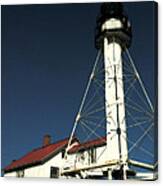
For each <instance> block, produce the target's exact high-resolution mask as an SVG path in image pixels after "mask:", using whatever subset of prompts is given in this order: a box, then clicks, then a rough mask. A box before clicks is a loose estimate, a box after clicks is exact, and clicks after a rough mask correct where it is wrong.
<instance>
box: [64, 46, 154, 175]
mask: <svg viewBox="0 0 163 186" xmlns="http://www.w3.org/2000/svg"><path fill="white" fill-rule="evenodd" d="M103 61H104V59H103V55H102V52H101V51H100V50H99V52H98V53H97V56H96V59H95V63H94V66H93V70H92V72H91V73H90V76H89V79H88V83H87V86H86V90H85V92H84V95H83V98H82V101H81V105H80V108H79V111H78V113H77V115H76V118H75V121H74V124H73V128H72V132H71V135H70V138H69V142H68V146H67V150H66V153H65V157H66V156H67V155H68V150H69V147H70V144H71V142H72V139H73V137H74V136H76V137H77V138H78V139H79V141H80V143H85V142H87V141H89V140H92V139H97V138H98V139H101V140H104V141H105V138H103V137H104V136H106V135H107V134H106V116H105V104H108V106H109V107H110V108H111V107H112V105H109V103H106V100H105V96H104V95H105V81H104V78H105V73H107V72H105V68H104V62H103ZM122 64H123V83H124V99H125V117H124V118H123V120H122V121H120V122H121V123H123V122H124V120H125V121H126V125H127V126H126V128H127V131H122V132H121V135H122V137H123V138H124V139H125V140H126V141H127V144H128V157H129V159H128V165H129V166H130V167H132V169H134V170H136V171H141V170H143V171H144V170H145V171H147V170H148V171H154V170H155V169H156V167H157V160H156V157H155V155H156V154H155V147H154V145H155V141H154V139H155V131H156V130H157V126H155V118H154V116H155V109H154V107H153V104H152V102H151V100H150V98H149V96H148V93H147V90H146V88H145V84H144V82H143V80H142V79H141V75H140V73H139V72H138V69H137V68H136V65H135V64H134V60H133V59H132V57H131V55H130V52H129V50H128V49H126V50H125V52H124V54H123V62H122ZM121 82H122V81H119V82H117V83H121ZM109 86H112V81H110V85H109ZM121 86H122V85H121ZM152 101H154V100H152ZM114 122H116V121H114ZM124 133H127V134H126V135H124ZM115 135H116V131H115ZM125 136H127V137H125ZM112 138H114V135H113V136H112ZM106 148H107V146H106ZM106 148H105V149H104V151H105V150H106ZM122 148H123V147H122ZM104 151H103V152H102V153H104ZM108 152H109V151H108ZM101 155H102V154H101ZM101 155H100V156H101ZM98 158H99V157H97V161H98ZM117 164H118V162H117ZM137 167H138V169H137ZM87 169H88V166H87ZM90 169H91V167H90ZM92 169H93V167H92ZM63 172H64V171H63Z"/></svg>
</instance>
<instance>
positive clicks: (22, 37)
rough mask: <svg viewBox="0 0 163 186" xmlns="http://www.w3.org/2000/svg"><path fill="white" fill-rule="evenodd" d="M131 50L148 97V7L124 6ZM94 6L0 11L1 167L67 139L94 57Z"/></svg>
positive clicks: (19, 7) (150, 51) (150, 85)
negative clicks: (47, 138) (49, 141)
mask: <svg viewBox="0 0 163 186" xmlns="http://www.w3.org/2000/svg"><path fill="white" fill-rule="evenodd" d="M124 5H125V7H124V8H125V11H126V14H127V15H128V16H129V18H130V20H131V22H132V26H133V41H132V46H131V48H130V51H131V53H132V55H133V57H134V59H135V61H136V65H137V67H138V68H139V70H140V73H141V74H142V77H143V80H144V82H145V85H146V88H147V90H148V91H149V94H150V97H151V99H152V100H153V96H154V94H153V83H154V81H153V72H154V71H153V68H154V62H153V60H154V51H153V44H154V39H153V37H154V36H153V33H154V30H153V24H154V20H153V6H152V3H125V4H124ZM99 8H100V4H69V5H65V4H63V5H25V6H23V5H13V6H2V167H4V166H6V165H7V164H9V163H10V162H11V161H12V160H13V159H18V158H19V157H21V156H22V155H24V154H25V153H27V152H29V151H30V150H32V149H33V148H36V147H38V146H40V145H41V144H42V137H43V135H44V134H47V133H48V134H50V135H51V136H52V138H53V141H55V140H59V139H62V138H65V137H68V136H69V134H70V131H71V129H72V124H73V121H74V117H75V115H76V112H77V110H78V107H79V105H80V101H81V98H82V95H83V91H84V88H85V86H86V82H87V79H88V76H89V73H90V71H91V67H92V65H93V61H94V58H95V55H96V52H97V51H96V49H95V47H94V29H95V25H96V23H95V22H96V16H97V14H98V13H99Z"/></svg>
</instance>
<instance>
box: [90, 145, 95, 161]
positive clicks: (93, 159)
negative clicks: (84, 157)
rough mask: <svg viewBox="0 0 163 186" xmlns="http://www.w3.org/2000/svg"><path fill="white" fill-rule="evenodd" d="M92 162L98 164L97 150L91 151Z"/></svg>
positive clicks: (92, 149)
mask: <svg viewBox="0 0 163 186" xmlns="http://www.w3.org/2000/svg"><path fill="white" fill-rule="evenodd" d="M90 160H91V163H96V148H91V149H90Z"/></svg>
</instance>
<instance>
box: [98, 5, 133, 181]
mask: <svg viewBox="0 0 163 186" xmlns="http://www.w3.org/2000/svg"><path fill="white" fill-rule="evenodd" d="M130 42H131V26H130V23H129V21H128V19H127V17H126V16H124V15H123V7H122V4H121V3H104V4H103V5H102V6H101V16H100V18H99V19H98V20H97V35H96V47H97V49H100V50H102V51H103V56H104V68H105V114H106V132H107V134H106V136H107V151H108V160H110V161H111V160H118V161H119V167H118V169H117V171H121V172H122V174H118V175H120V176H122V177H123V179H126V176H127V175H126V170H127V169H128V166H127V160H128V147H127V141H126V139H127V136H126V135H127V133H126V118H125V99H124V94H125V93H124V85H123V61H122V52H123V51H124V50H125V49H126V48H128V47H129V46H130ZM120 179H121V178H120Z"/></svg>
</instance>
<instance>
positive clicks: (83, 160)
mask: <svg viewBox="0 0 163 186" xmlns="http://www.w3.org/2000/svg"><path fill="white" fill-rule="evenodd" d="M106 160H107V151H106V146H102V147H97V148H96V161H95V162H93V163H92V162H91V157H90V150H88V149H87V150H85V151H84V152H82V153H81V152H78V153H74V154H69V155H68V158H67V160H66V162H64V159H62V153H61V152H60V153H58V154H57V155H55V156H54V157H53V158H51V159H50V160H48V161H47V162H45V163H44V164H42V165H38V166H33V167H30V168H26V169H25V170H24V177H44V178H50V169H51V167H52V166H54V167H59V168H60V169H61V168H62V167H63V165H64V168H65V167H67V168H69V169H74V168H82V167H84V166H89V165H97V164H101V163H105V162H106ZM4 176H5V177H9V176H10V177H16V176H17V172H15V171H14V172H11V173H6V174H5V175H4Z"/></svg>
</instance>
